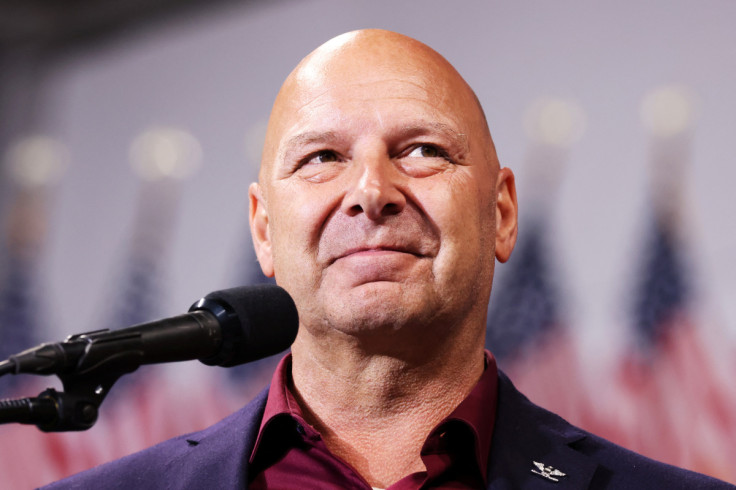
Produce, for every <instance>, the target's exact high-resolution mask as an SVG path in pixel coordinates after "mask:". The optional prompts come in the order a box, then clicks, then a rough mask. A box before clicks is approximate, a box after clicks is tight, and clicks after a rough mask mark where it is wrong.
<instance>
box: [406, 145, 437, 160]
mask: <svg viewBox="0 0 736 490" xmlns="http://www.w3.org/2000/svg"><path fill="white" fill-rule="evenodd" d="M407 156H408V157H417V158H445V157H446V154H445V152H443V151H442V150H440V149H439V148H437V147H436V146H434V145H419V146H417V147H416V148H414V149H413V150H412V151H410V152H409V154H408V155H407Z"/></svg>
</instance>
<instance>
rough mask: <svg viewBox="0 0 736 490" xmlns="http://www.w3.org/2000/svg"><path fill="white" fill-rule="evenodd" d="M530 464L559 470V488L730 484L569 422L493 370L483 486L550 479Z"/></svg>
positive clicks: (519, 485)
mask: <svg viewBox="0 0 736 490" xmlns="http://www.w3.org/2000/svg"><path fill="white" fill-rule="evenodd" d="M536 464H543V465H544V466H545V467H552V468H554V469H557V470H559V471H560V472H562V473H564V474H565V476H564V477H562V478H560V479H559V483H557V484H556V487H557V488H560V489H562V488H580V489H582V488H596V489H599V488H600V489H606V488H627V489H637V488H642V489H643V488H646V489H649V488H674V489H678V488H682V489H685V488H688V489H690V488H695V489H698V488H702V489H706V488H708V489H711V488H712V489H720V488H723V489H734V488H736V487H734V486H733V485H730V484H728V483H725V482H722V481H719V480H716V479H714V478H711V477H708V476H705V475H702V474H699V473H695V472H692V471H688V470H684V469H682V468H677V467H675V466H671V465H668V464H665V463H661V462H659V461H655V460H653V459H650V458H647V457H645V456H642V455H641V454H638V453H635V452H633V451H630V450H628V449H625V448H623V447H621V446H618V445H616V444H614V443H612V442H610V441H607V440H605V439H603V438H601V437H598V436H596V435H594V434H591V433H589V432H587V431H585V430H583V429H580V428H579V427H575V426H574V425H572V424H570V423H569V422H567V421H566V420H564V419H563V418H561V417H560V416H558V415H556V414H554V413H552V412H550V411H548V410H545V409H543V408H541V407H539V406H537V405H535V404H534V403H532V402H531V401H529V399H528V398H526V397H525V396H524V395H523V394H521V393H520V392H519V391H518V390H517V389H516V388H515V387H514V385H513V384H512V383H511V381H510V380H509V379H508V377H506V375H505V374H503V373H502V372H500V371H499V384H498V405H497V411H496V422H495V425H494V433H493V442H492V447H491V458H490V461H489V469H488V480H489V487H488V488H502V489H503V488H537V487H541V486H543V485H546V484H548V483H550V482H549V481H548V480H546V479H545V477H544V476H543V475H540V471H539V470H538V467H537V466H536Z"/></svg>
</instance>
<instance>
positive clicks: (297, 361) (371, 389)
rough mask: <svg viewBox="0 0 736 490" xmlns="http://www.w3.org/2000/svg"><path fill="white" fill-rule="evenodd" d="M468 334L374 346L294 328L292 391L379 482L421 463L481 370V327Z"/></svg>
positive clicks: (352, 460)
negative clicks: (434, 433) (407, 345)
mask: <svg viewBox="0 0 736 490" xmlns="http://www.w3.org/2000/svg"><path fill="white" fill-rule="evenodd" d="M475 330H476V331H478V330H479V329H475ZM467 337H468V336H458V335H455V336H454V337H453V338H448V339H446V341H445V339H442V340H434V342H432V343H431V348H429V347H428V348H426V349H423V348H421V347H423V346H421V347H420V348H417V345H412V346H411V349H408V352H407V353H405V354H404V353H402V352H401V351H400V350H399V351H397V350H396V349H394V350H393V351H392V352H386V351H384V352H383V353H376V352H377V351H379V350H377V349H375V346H372V347H371V349H366V348H365V346H364V345H363V344H362V343H361V342H360V341H359V340H357V341H356V339H355V337H352V336H345V335H342V334H336V335H335V336H331V338H330V339H329V340H327V341H326V340H325V339H324V337H323V336H320V337H318V338H315V337H313V336H311V335H310V334H309V331H308V329H300V333H299V336H298V337H297V341H296V342H295V343H294V345H293V347H292V354H293V361H292V379H293V382H294V386H293V390H294V395H295V396H296V398H297V400H298V402H299V404H300V406H301V408H302V411H303V413H304V415H305V417H306V419H307V421H308V422H309V423H310V424H312V425H313V426H314V427H315V428H316V429H317V430H319V431H320V433H321V434H322V437H323V440H324V441H325V444H326V445H327V447H328V448H329V449H330V450H331V451H332V452H333V453H334V454H335V455H336V456H339V457H340V458H342V459H343V460H345V461H347V462H348V463H349V464H351V466H352V467H353V468H354V469H356V471H358V473H360V474H361V475H362V476H363V477H364V478H365V479H366V480H367V481H368V483H369V484H371V485H372V486H378V487H384V488H385V487H387V486H389V485H391V484H392V483H394V482H395V481H397V480H399V479H401V478H402V477H404V476H406V475H407V474H410V473H413V472H416V471H422V470H424V469H425V468H424V464H423V463H422V461H421V457H420V451H421V447H422V445H423V443H424V440H425V439H426V438H427V436H428V435H429V433H430V431H431V430H432V429H433V428H434V427H435V426H436V425H437V424H438V423H439V422H440V421H441V420H443V419H444V418H445V417H447V416H448V415H449V414H450V413H451V412H452V411H453V410H454V409H455V407H457V405H458V404H460V402H461V401H462V400H463V399H465V397H467V395H468V394H469V393H470V391H471V390H472V389H473V387H474V386H475V384H476V383H477V381H478V379H479V378H480V376H481V375H482V373H483V340H482V332H481V335H480V336H475V337H479V338H467ZM418 352H420V353H423V355H421V356H417V353H418Z"/></svg>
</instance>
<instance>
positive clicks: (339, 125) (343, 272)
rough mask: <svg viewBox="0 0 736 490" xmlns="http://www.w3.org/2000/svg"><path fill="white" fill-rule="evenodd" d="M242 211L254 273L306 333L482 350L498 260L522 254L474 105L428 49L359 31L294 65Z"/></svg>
mask: <svg viewBox="0 0 736 490" xmlns="http://www.w3.org/2000/svg"><path fill="white" fill-rule="evenodd" d="M250 201H251V229H252V234H253V239H254V243H255V247H256V253H257V255H258V259H259V262H260V264H261V267H262V269H263V271H264V273H265V274H266V275H269V276H270V275H274V274H275V276H276V280H277V282H278V283H279V284H280V285H281V286H283V287H284V288H285V289H286V290H287V291H288V292H289V293H290V294H291V295H292V296H293V297H294V299H295V301H296V304H297V307H298V308H299V313H300V321H301V327H302V330H304V329H306V330H307V331H308V332H311V333H313V334H322V335H348V336H351V337H355V338H356V339H359V342H370V340H369V339H374V341H375V343H376V345H382V344H383V343H384V341H385V342H393V341H396V340H399V339H401V338H403V337H406V339H416V338H417V334H418V333H421V334H422V335H426V336H429V337H431V338H434V340H435V341H437V340H440V337H442V338H444V337H446V336H451V335H455V334H454V333H453V331H454V330H457V329H463V328H464V329H465V330H467V331H468V332H473V333H472V335H471V336H472V337H473V340H475V339H476V338H481V339H482V335H483V332H484V330H483V327H484V321H483V320H484V318H485V310H486V303H487V300H488V297H489V295H490V290H491V281H492V278H493V267H494V255H495V256H496V257H497V258H498V259H499V260H501V261H505V260H506V259H507V258H508V256H509V255H510V253H511V250H512V248H513V246H514V243H515V239H516V195H515V189H514V181H513V174H512V173H511V171H510V170H508V169H500V168H499V163H498V158H497V156H496V152H495V149H494V146H493V141H492V140H491V135H490V132H489V130H488V126H487V123H486V121H485V117H484V115H483V112H482V109H481V107H480V104H479V103H478V100H477V98H476V97H475V94H474V93H473V91H472V90H471V89H470V87H469V86H468V85H467V83H466V82H465V81H464V80H463V79H462V77H461V76H460V75H459V74H458V73H457V71H455V69H454V68H453V67H452V66H451V65H450V64H449V63H448V62H447V61H446V60H445V59H444V58H443V57H442V56H440V55H439V54H438V53H436V52H435V51H433V50H432V49H431V48H429V47H428V46H426V45H424V44H422V43H420V42H418V41H416V40H414V39H411V38H408V37H405V36H402V35H400V34H396V33H392V32H387V31H381V30H364V31H356V32H351V33H347V34H343V35H342V36H338V37H336V38H334V39H332V40H330V41H328V42H327V43H325V44H324V45H322V46H320V47H319V48H317V49H316V50H315V51H314V52H312V53H311V54H310V55H309V56H307V57H306V58H305V59H304V60H302V62H301V63H300V64H299V65H298V66H297V67H296V68H295V69H294V71H293V72H292V73H291V74H290V75H289V77H288V78H287V79H286V81H285V82H284V85H283V86H282V88H281V91H280V92H279V94H278V96H277V98H276V102H275V104H274V108H273V111H272V114H271V119H270V121H269V126H268V132H267V136H266V141H265V145H264V151H263V160H262V162H261V174H260V184H253V185H252V186H251V189H250ZM300 335H301V334H300ZM466 335H470V334H467V333H466ZM438 336H439V337H438ZM376 339H377V340H376ZM466 340H467V339H466Z"/></svg>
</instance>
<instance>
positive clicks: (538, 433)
mask: <svg viewBox="0 0 736 490" xmlns="http://www.w3.org/2000/svg"><path fill="white" fill-rule="evenodd" d="M267 394H268V391H267V390H264V391H263V392H262V393H261V394H260V395H258V396H257V397H256V398H255V399H254V400H253V401H251V402H250V403H249V404H248V405H246V406H245V407H243V408H242V409H241V410H239V411H238V412H236V413H234V414H233V415H231V416H229V417H227V418H226V419H224V420H222V421H220V422H219V423H217V424H216V425H213V426H212V427H209V428H207V429H205V430H203V431H200V432H195V433H193V434H188V435H184V436H180V437H176V438H174V439H170V440H168V441H165V442H163V443H161V444H158V445H156V446H154V447H151V448H149V449H146V450H144V451H141V452H139V453H135V454H132V455H130V456H127V457H125V458H122V459H119V460H116V461H112V462H110V463H107V464H104V465H101V466H98V467H96V468H93V469H91V470H88V471H85V472H83V473H80V474H78V475H75V476H72V477H70V478H68V479H66V480H62V481H60V482H57V483H54V484H52V485H50V486H49V487H48V488H50V489H61V488H79V489H105V490H107V489H121V490H130V489H157V490H161V489H182V488H188V489H230V488H247V484H248V464H247V462H248V458H249V457H250V453H251V451H252V449H253V445H254V444H255V439H256V435H257V434H258V429H259V427H260V422H261V418H262V416H263V410H264V407H265V405H266V396H267ZM496 416H497V418H496V424H495V427H494V432H493V442H492V447H491V456H490V461H489V466H488V489H517V488H524V489H526V488H530V489H536V488H539V489H560V490H562V489H584V488H593V489H598V488H623V489H638V488H641V489H677V488H682V489H694V488H736V487H734V486H732V485H729V484H726V483H723V482H720V481H717V480H714V479H712V478H709V477H706V476H703V475H700V474H697V473H693V472H690V471H686V470H682V469H679V468H675V467H673V466H669V465H665V464H663V463H659V462H656V461H653V460H651V459H648V458H645V457H643V456H641V455H638V454H636V453H633V452H631V451H628V450H626V449H623V448H621V447H619V446H616V445H615V444H612V443H610V442H608V441H606V440H604V439H601V438H599V437H597V436H594V435H592V434H590V433H588V432H585V431H583V430H581V429H578V428H577V427H574V426H572V425H570V424H569V423H567V422H566V421H564V420H563V419H562V418H560V417H558V416H557V415H555V414H553V413H551V412H548V411H547V410H544V409H542V408H540V407H538V406H536V405H534V404H533V403H531V402H530V401H529V400H528V399H527V398H526V397H525V396H524V395H522V394H521V393H519V392H518V391H517V390H516V388H514V386H513V384H511V381H509V379H508V378H507V377H506V376H505V375H504V374H503V373H500V372H499V385H498V407H497V415H496ZM535 462H537V463H542V464H544V465H545V466H546V467H550V466H551V467H553V468H555V469H557V470H559V471H560V472H562V473H565V476H564V477H560V476H553V475H551V476H552V477H553V478H556V479H558V480H559V481H557V482H555V481H552V480H550V479H547V478H545V477H543V476H540V475H538V474H535V473H533V471H537V472H540V469H539V468H538V467H537V466H536V465H535V464H534V463H535ZM549 471H550V472H551V471H552V470H549Z"/></svg>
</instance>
